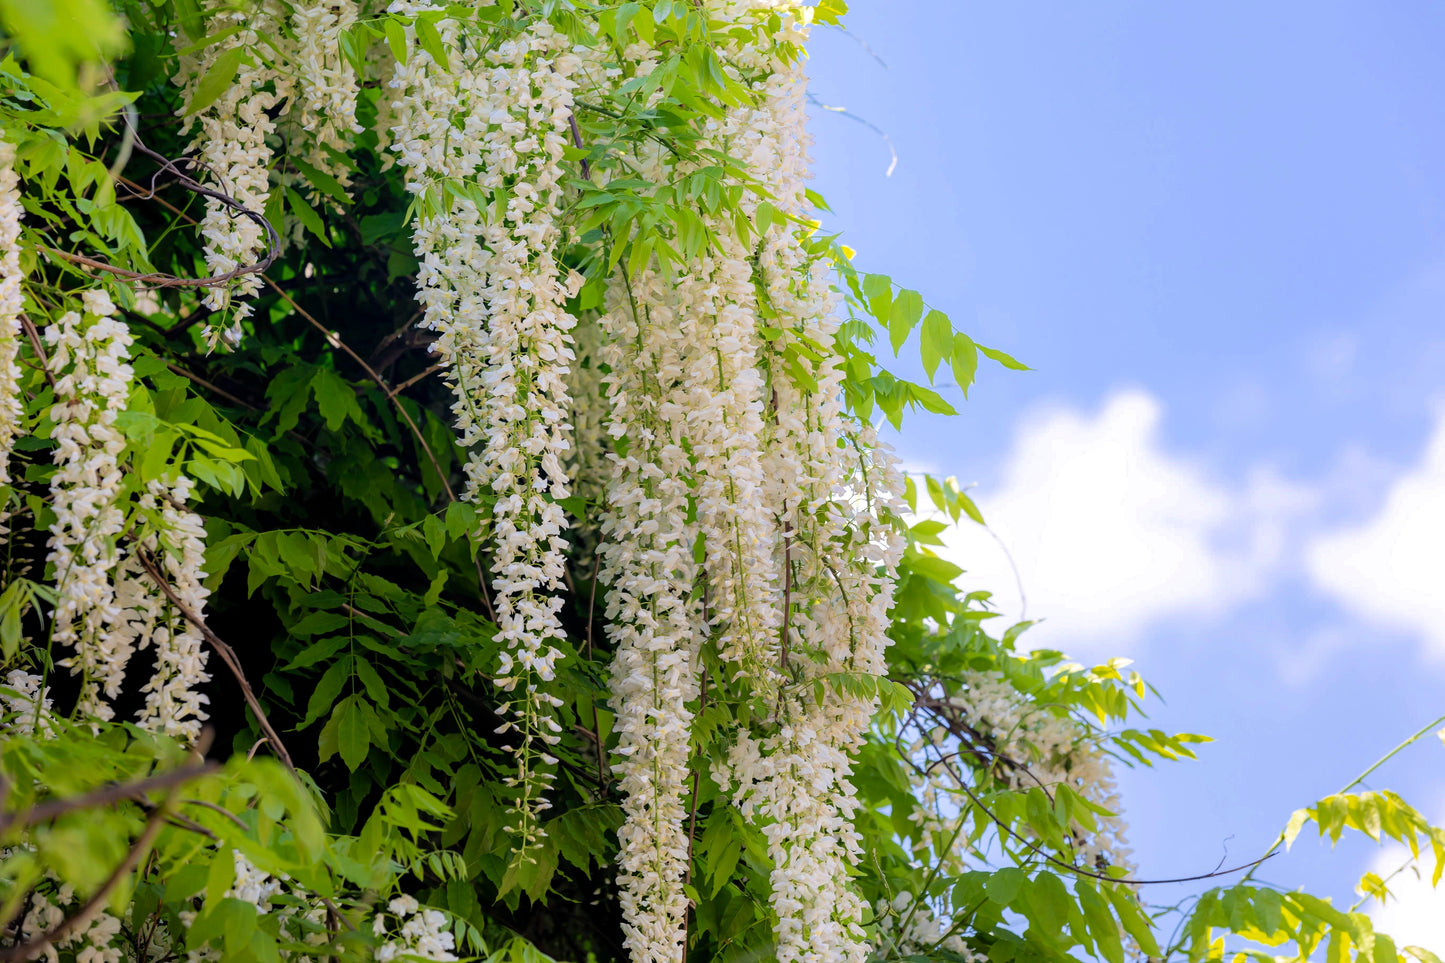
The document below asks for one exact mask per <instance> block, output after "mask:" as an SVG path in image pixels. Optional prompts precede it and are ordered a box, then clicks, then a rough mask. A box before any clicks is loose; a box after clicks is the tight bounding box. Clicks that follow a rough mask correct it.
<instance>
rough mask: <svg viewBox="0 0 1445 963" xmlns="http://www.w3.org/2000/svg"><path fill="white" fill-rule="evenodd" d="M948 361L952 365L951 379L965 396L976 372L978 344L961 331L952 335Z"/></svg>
mask: <svg viewBox="0 0 1445 963" xmlns="http://www.w3.org/2000/svg"><path fill="white" fill-rule="evenodd" d="M949 363H950V364H951V365H952V366H953V380H954V381H957V382H958V387H959V388H960V389H962V390H963V396H964V397H965V398H967V397H968V389H969V388H970V387H971V386H972V385H973V379H974V376H975V375H976V374H977V373H978V345H976V344H974V343H973V339H972V338H970V337H969V336H968V335H966V334H964V333H963V332H961V331H960V332H957V333H955V334H954V336H953V354H952V356H951V357H950V359H949Z"/></svg>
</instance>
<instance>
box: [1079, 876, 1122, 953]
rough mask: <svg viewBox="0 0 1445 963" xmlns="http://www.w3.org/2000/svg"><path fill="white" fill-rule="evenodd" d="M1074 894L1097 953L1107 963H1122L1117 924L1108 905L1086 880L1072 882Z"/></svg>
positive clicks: (1120, 942)
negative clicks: (1097, 948) (1096, 946)
mask: <svg viewBox="0 0 1445 963" xmlns="http://www.w3.org/2000/svg"><path fill="white" fill-rule="evenodd" d="M1074 892H1075V894H1076V895H1077V896H1078V898H1079V906H1080V908H1082V909H1083V911H1084V919H1086V920H1088V922H1089V934H1090V935H1091V936H1093V937H1094V941H1095V942H1096V943H1097V944H1098V946H1099V952H1100V953H1102V954H1103V955H1104V959H1106V960H1108V961H1109V963H1124V943H1123V941H1122V940H1121V939H1120V938H1119V924H1118V923H1117V922H1115V921H1114V915H1113V914H1112V913H1110V912H1109V904H1108V903H1107V902H1105V900H1104V897H1102V896H1100V895H1099V893H1098V891H1097V890H1096V889H1094V884H1093V883H1091V882H1090V881H1088V880H1086V879H1079V880H1076V881H1075V882H1074Z"/></svg>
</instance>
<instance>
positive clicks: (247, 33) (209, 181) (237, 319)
mask: <svg viewBox="0 0 1445 963" xmlns="http://www.w3.org/2000/svg"><path fill="white" fill-rule="evenodd" d="M282 17H283V12H282V10H281V7H280V4H279V3H277V2H276V0H267V2H265V3H263V4H260V5H258V6H257V8H256V9H252V10H246V11H242V10H235V11H230V12H226V13H221V14H218V15H217V16H215V17H212V18H211V19H210V21H209V22H208V24H207V29H208V30H209V31H210V33H211V34H220V35H222V37H223V38H222V39H221V40H218V41H217V42H215V43H213V44H211V45H209V46H207V47H205V48H203V49H202V50H201V51H200V53H199V54H198V55H197V56H196V57H195V59H194V62H193V63H191V64H190V65H189V66H190V68H191V69H190V71H189V74H190V77H191V82H190V83H189V84H188V85H187V88H186V95H187V96H186V97H185V101H184V104H183V106H182V114H183V116H186V118H187V119H186V126H187V127H189V126H191V125H192V124H194V125H195V127H196V133H195V136H194V138H193V140H192V147H193V149H194V150H195V152H196V166H197V167H198V168H199V173H200V176H199V178H198V179H199V180H201V182H202V183H204V184H206V185H207V186H208V187H210V188H211V189H212V190H215V191H218V192H220V193H222V194H225V195H227V196H229V197H230V198H232V199H233V200H234V201H235V202H236V203H237V204H239V205H241V207H243V208H245V209H246V210H248V211H253V212H255V213H257V214H259V213H261V212H262V211H264V210H265V209H266V202H267V200H268V199H269V197H270V193H271V175H270V167H271V160H272V157H273V155H274V151H273V148H272V146H271V144H270V143H268V141H267V138H268V137H269V136H271V135H272V134H274V133H275V131H276V122H275V121H274V120H273V119H272V114H273V113H274V112H275V111H276V109H277V107H278V106H279V105H281V104H282V103H284V102H285V101H286V100H287V99H288V98H289V97H290V96H291V92H292V88H293V86H294V81H293V80H292V78H291V77H290V76H288V75H287V74H284V73H282V72H281V71H278V70H276V69H274V68H273V67H272V66H271V65H270V64H269V63H267V62H266V61H265V60H263V59H262V58H261V56H259V54H260V52H261V50H263V49H264V48H263V46H262V43H261V38H262V37H263V36H267V37H269V36H272V35H275V34H279V33H280V31H279V30H278V29H277V28H278V27H279V25H280V23H281V22H282ZM228 31H232V32H229V33H228ZM179 39H180V38H178V40H179ZM192 39H199V38H192ZM237 52H241V53H242V54H243V56H242V59H241V61H240V65H239V67H238V68H237V72H236V79H235V81H234V82H233V83H232V84H230V85H229V86H228V87H227V88H226V89H225V91H223V92H222V93H221V95H220V96H219V97H217V98H216V100H215V102H213V103H211V104H209V105H206V106H204V107H203V109H201V110H199V111H194V108H195V107H197V106H201V105H197V104H196V103H195V98H196V94H197V92H198V91H199V90H200V81H201V80H202V79H203V78H204V77H205V76H206V73H207V71H208V70H209V69H210V68H212V67H214V66H215V64H216V61H217V60H219V59H220V58H221V57H224V56H227V55H235V54H236V53H237ZM193 111H194V112H193ZM201 236H202V237H203V238H204V240H205V251H206V266H207V267H208V268H209V269H210V272H211V276H212V277H218V276H221V275H226V274H230V273H231V272H233V271H236V270H238V269H240V268H243V267H246V266H247V265H250V264H253V263H255V262H256V261H257V260H258V259H259V258H261V257H262V256H263V255H264V254H265V252H266V249H267V244H268V239H267V237H266V233H265V230H264V229H263V228H262V226H261V224H260V223H259V222H258V221H256V220H255V219H253V218H249V217H244V216H239V215H238V214H237V213H236V212H235V211H233V210H232V209H231V208H230V207H229V206H228V205H226V204H224V203H222V202H221V201H220V200H218V199H216V198H213V197H208V198H206V213H205V215H204V216H203V217H202V219H201ZM260 290H261V279H260V277H258V276H257V275H255V274H243V275H241V276H240V277H238V278H236V279H235V280H234V281H232V282H231V283H229V284H224V285H217V286H215V287H211V288H208V289H207V291H206V294H205V297H204V303H205V305H206V307H208V308H210V309H211V310H213V311H217V312H229V316H230V318H231V325H230V327H229V328H227V329H225V330H224V331H216V330H214V329H212V328H210V327H208V328H207V337H208V339H209V340H210V343H211V344H212V345H214V344H215V343H216V341H217V340H219V339H221V338H225V339H226V340H227V341H228V342H229V343H231V344H235V343H237V342H238V341H239V340H240V337H241V327H240V325H241V321H243V320H244V319H245V318H248V317H250V316H251V313H252V311H253V310H254V307H253V305H252V304H251V302H250V300H249V299H250V298H251V297H252V296H254V295H255V294H256V293H257V292H258V291H260Z"/></svg>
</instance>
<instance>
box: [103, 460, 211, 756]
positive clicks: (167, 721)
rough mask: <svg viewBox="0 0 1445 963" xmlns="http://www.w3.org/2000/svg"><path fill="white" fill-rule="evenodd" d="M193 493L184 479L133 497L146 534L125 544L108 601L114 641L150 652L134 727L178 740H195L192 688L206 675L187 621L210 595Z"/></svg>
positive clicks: (196, 635) (200, 714) (198, 702)
mask: <svg viewBox="0 0 1445 963" xmlns="http://www.w3.org/2000/svg"><path fill="white" fill-rule="evenodd" d="M193 488H194V482H192V481H191V480H190V479H189V478H187V477H185V476H184V475H182V476H180V477H179V478H178V479H177V480H176V481H175V482H174V483H173V484H169V485H168V484H165V483H163V482H159V481H153V482H151V483H150V486H149V490H148V491H147V492H146V493H145V494H143V495H141V497H140V499H139V500H138V505H139V508H140V514H141V517H142V518H143V519H144V520H145V521H146V523H148V526H147V527H148V528H149V529H150V531H149V532H147V534H145V535H144V537H142V538H140V539H138V540H136V541H134V542H132V544H131V546H130V548H129V551H128V552H127V554H126V556H125V558H124V559H122V560H121V563H120V567H119V570H118V572H117V577H116V604H117V606H119V607H120V609H121V614H120V616H119V617H118V619H117V625H116V629H115V633H116V635H117V637H119V638H121V639H125V640H126V643H125V644H126V646H127V647H128V648H131V647H133V648H135V649H137V650H140V649H145V648H147V647H154V649H155V670H154V672H153V673H152V674H151V677H150V679H149V680H148V681H147V682H146V684H145V686H144V687H143V689H142V691H143V692H144V693H145V697H146V698H145V706H144V707H143V708H142V709H141V710H140V719H139V722H140V725H141V726H142V727H143V728H147V729H153V730H156V731H159V732H164V733H165V734H166V735H168V736H173V737H176V738H180V739H183V740H185V741H186V742H194V741H195V740H196V737H197V736H199V735H200V731H201V723H202V722H204V721H205V719H206V718H207V715H206V711H205V709H203V708H202V706H204V705H205V704H206V703H207V702H209V701H210V700H209V699H208V697H207V696H206V695H205V694H204V693H202V692H200V691H199V690H198V687H199V686H200V685H201V684H203V683H205V682H208V681H210V678H211V676H210V674H209V673H208V672H207V671H206V661H207V658H208V655H209V653H207V652H206V651H205V650H204V649H203V647H202V641H203V640H202V637H201V632H200V629H199V628H197V626H196V624H195V622H193V621H192V620H191V617H192V616H193V617H195V618H197V619H199V618H202V617H203V616H204V613H205V608H206V597H207V596H208V595H209V594H210V591H209V590H208V589H207V588H206V586H205V584H204V583H205V578H206V573H205V570H204V566H205V561H206V529H205V523H204V522H203V521H202V519H201V517H200V516H199V515H197V514H196V513H195V512H192V511H190V510H189V509H187V508H186V502H187V501H188V500H189V499H190V497H191V492H192V490H193ZM142 553H144V556H145V557H146V558H147V559H148V560H149V561H150V562H151V564H153V565H154V566H156V567H157V568H158V569H159V570H160V572H161V574H162V575H163V576H164V577H165V578H166V581H167V583H168V584H169V585H170V586H171V590H172V591H173V592H175V594H176V596H177V597H178V598H179V599H180V600H181V603H182V604H183V605H184V606H185V607H186V609H187V610H188V611H189V613H190V614H189V616H188V615H187V614H186V613H184V612H182V611H181V610H180V609H179V608H178V607H177V606H176V605H175V604H173V603H172V602H171V601H170V599H169V597H168V596H167V595H166V594H165V593H164V592H163V591H162V590H161V588H160V586H159V585H157V584H156V582H155V580H154V579H153V578H151V577H150V575H149V574H148V573H147V571H146V569H145V566H144V565H143V564H142V561H141V559H142Z"/></svg>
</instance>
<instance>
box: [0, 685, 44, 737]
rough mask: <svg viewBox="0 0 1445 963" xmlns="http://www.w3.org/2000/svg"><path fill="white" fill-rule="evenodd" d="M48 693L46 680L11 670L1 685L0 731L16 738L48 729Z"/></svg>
mask: <svg viewBox="0 0 1445 963" xmlns="http://www.w3.org/2000/svg"><path fill="white" fill-rule="evenodd" d="M52 718H53V717H52V715H51V703H50V690H49V689H48V688H46V686H45V680H44V679H43V678H41V677H40V676H38V675H34V674H32V673H29V672H26V671H25V670H24V669H11V670H10V671H9V672H8V673H6V675H5V683H4V684H3V685H0V729H3V730H5V731H8V732H12V733H14V734H15V735H21V736H30V735H34V734H35V731H36V728H37V727H38V728H39V729H40V731H41V732H48V731H49V730H50V720H51V719H52Z"/></svg>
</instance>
